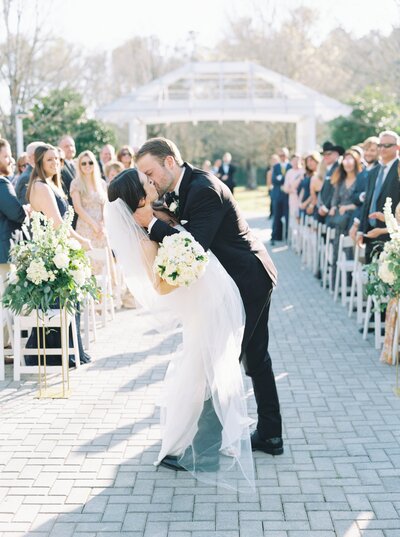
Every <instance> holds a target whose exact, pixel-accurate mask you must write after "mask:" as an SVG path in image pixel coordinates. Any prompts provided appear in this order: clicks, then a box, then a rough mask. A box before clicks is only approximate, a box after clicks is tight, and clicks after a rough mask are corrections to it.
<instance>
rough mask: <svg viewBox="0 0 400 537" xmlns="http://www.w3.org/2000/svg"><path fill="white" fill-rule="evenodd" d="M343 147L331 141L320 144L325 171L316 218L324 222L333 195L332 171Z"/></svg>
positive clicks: (336, 164)
mask: <svg viewBox="0 0 400 537" xmlns="http://www.w3.org/2000/svg"><path fill="white" fill-rule="evenodd" d="M343 153H344V148H343V147H342V146H340V145H334V144H333V143H332V142H324V144H323V146H322V155H323V157H324V162H325V164H326V172H325V176H324V184H323V185H322V189H321V191H320V193H319V195H318V203H317V206H318V220H319V221H320V222H324V221H325V219H326V217H327V215H328V213H329V209H330V208H331V201H332V196H333V190H334V189H333V186H332V185H331V177H332V174H333V172H334V171H335V170H336V168H337V167H338V165H339V162H338V161H339V157H340V156H341V155H343Z"/></svg>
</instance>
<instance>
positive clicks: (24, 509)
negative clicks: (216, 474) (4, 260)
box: [0, 219, 400, 537]
mask: <svg viewBox="0 0 400 537" xmlns="http://www.w3.org/2000/svg"><path fill="white" fill-rule="evenodd" d="M253 225H255V226H256V227H257V225H258V226H260V227H263V226H264V225H265V220H262V219H254V220H253ZM262 233H263V235H264V236H265V230H263V231H262ZM273 256H274V259H275V260H276V263H277V265H278V268H279V271H280V285H279V288H278V289H277V290H276V291H275V292H274V298H273V308H272V314H271V322H270V328H271V345H270V350H271V355H272V358H273V363H274V370H275V374H276V377H277V379H278V380H277V383H278V389H279V394H280V400H281V405H282V411H283V416H284V426H285V454H284V455H283V456H281V457H276V458H273V457H271V456H268V455H264V454H262V453H256V454H255V463H256V471H257V478H258V480H257V492H256V493H255V494H254V495H245V494H236V493H231V492H228V491H225V490H218V491H217V490H216V489H215V488H213V487H207V486H205V485H202V484H199V483H197V482H196V481H195V480H194V479H193V478H191V476H189V475H187V474H185V473H174V472H172V471H169V470H167V469H163V468H159V469H157V468H155V467H154V466H153V461H154V460H155V458H156V454H157V451H158V449H159V434H160V433H159V427H158V412H157V409H156V407H155V402H156V400H157V396H158V394H159V391H160V386H161V383H162V379H163V375H164V371H165V367H166V365H167V362H168V356H169V354H170V353H171V352H173V351H174V349H175V348H176V346H177V345H178V343H179V334H178V333H177V332H175V333H170V334H168V335H167V336H165V335H164V336H160V335H159V334H158V333H157V332H155V331H154V330H153V329H152V327H151V324H150V319H149V318H148V317H145V316H143V315H140V314H138V313H137V312H134V311H133V312H132V311H123V312H120V313H118V314H117V317H116V320H115V321H114V322H113V323H110V324H108V326H107V328H106V329H103V330H99V332H98V341H97V342H96V344H95V345H94V346H93V347H92V349H91V354H92V355H93V357H94V358H95V359H94V361H93V363H92V364H90V365H86V366H83V367H82V368H81V370H80V371H79V372H76V371H74V372H73V373H72V375H71V376H72V384H73V395H72V397H71V398H70V399H68V400H54V401H50V400H41V401H39V400H37V399H34V398H33V396H34V394H35V391H36V382H35V379H34V377H25V379H24V381H23V382H22V383H13V382H11V368H10V366H7V380H6V382H3V383H0V409H1V414H0V537H17V536H21V537H22V536H28V535H29V536H31V537H70V536H76V537H113V536H117V535H122V536H126V537H139V536H143V535H144V536H145V537H166V536H169V537H211V536H218V537H239V536H240V537H261V536H264V535H265V536H268V537H336V536H338V537H356V536H364V537H399V536H400V516H399V515H400V470H399V468H400V424H399V417H400V400H399V399H397V398H396V397H395V396H394V394H393V392H392V386H393V383H394V378H395V377H394V374H395V371H394V368H391V367H389V366H386V365H383V364H380V363H379V362H378V356H377V351H375V350H374V349H373V346H372V342H363V340H362V338H361V335H360V334H359V333H358V327H357V326H356V324H355V321H354V320H353V319H351V320H349V319H348V318H347V314H346V312H345V311H344V309H343V308H342V307H341V306H340V305H336V304H334V303H333V301H332V298H331V297H330V296H329V295H328V293H327V292H325V291H322V290H321V288H320V287H319V285H318V282H317V281H316V280H315V279H314V278H313V277H312V276H311V275H310V274H309V272H307V271H303V270H302V269H301V265H300V262H299V259H298V258H297V257H296V256H295V255H294V254H293V253H292V252H290V251H289V250H287V249H285V248H276V249H275V252H274V253H273ZM251 397H252V396H251V394H250V404H249V407H250V411H251V412H252V413H253V414H254V404H253V401H252V398H251Z"/></svg>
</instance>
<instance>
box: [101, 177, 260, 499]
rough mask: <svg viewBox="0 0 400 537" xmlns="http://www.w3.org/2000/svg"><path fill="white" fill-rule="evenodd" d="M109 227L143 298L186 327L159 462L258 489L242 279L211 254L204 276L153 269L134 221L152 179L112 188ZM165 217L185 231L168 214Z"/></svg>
mask: <svg viewBox="0 0 400 537" xmlns="http://www.w3.org/2000/svg"><path fill="white" fill-rule="evenodd" d="M108 197H109V200H110V201H111V202H112V203H110V204H109V206H108V209H107V214H106V217H107V218H106V226H107V229H108V232H109V236H110V242H111V246H112V248H113V250H114V251H115V254H116V256H117V258H118V260H119V262H120V263H121V264H122V267H123V270H124V273H125V276H126V279H127V284H128V287H129V288H130V291H131V292H132V293H133V295H134V296H135V297H136V298H137V300H138V302H139V303H140V304H141V305H142V306H143V307H145V308H146V309H148V310H150V311H151V312H152V313H154V323H155V325H156V326H155V328H158V329H161V330H162V328H163V324H164V323H163V322H162V321H161V316H160V311H162V312H163V313H164V315H165V312H166V311H167V312H168V317H169V320H170V321H171V320H173V319H174V318H178V319H179V321H180V322H181V324H182V333H183V343H182V348H181V349H180V350H179V352H177V353H176V354H175V355H174V357H173V358H172V360H171V362H170V364H169V366H168V370H167V373H166V376H165V380H164V386H163V392H162V397H161V429H162V441H161V449H160V453H159V456H158V459H157V461H156V463H155V464H156V465H162V466H166V467H168V468H171V469H175V470H186V471H189V472H191V473H192V474H193V475H194V476H195V477H196V478H198V479H200V480H202V481H205V482H207V483H213V484H218V485H222V486H226V487H229V488H234V489H236V490H246V489H248V488H249V487H250V489H252V488H253V487H254V468H253V459H252V452H251V444H250V435H249V424H250V423H251V420H250V419H249V418H248V415H247V409H246V400H245V393H244V387H243V379H242V375H241V370H240V365H239V355H240V352H241V343H242V339H243V332H244V324H245V314H244V308H243V303H242V300H241V297H240V294H239V291H238V289H237V287H236V284H235V283H234V281H233V280H232V279H231V277H230V276H229V275H228V273H227V272H226V271H225V269H224V268H223V267H222V265H221V264H220V262H219V261H218V260H217V258H216V257H215V256H214V255H213V254H212V253H211V252H208V254H209V259H210V260H209V263H208V265H207V268H206V271H205V273H204V274H203V276H202V277H201V278H200V279H199V280H197V281H196V282H194V283H193V284H192V285H190V286H189V287H175V286H171V285H169V284H167V283H166V282H165V281H164V280H161V279H160V278H159V276H156V275H155V273H154V271H153V263H154V259H155V257H156V255H157V249H158V243H156V242H153V241H151V240H150V239H149V237H148V234H147V232H146V230H144V229H143V228H141V227H140V226H139V225H138V224H137V223H136V221H135V219H134V217H133V214H134V213H135V211H136V210H137V209H138V208H140V207H143V206H145V205H146V204H153V202H155V201H156V200H157V199H158V194H157V191H156V189H155V187H154V185H153V184H152V182H151V181H150V180H148V178H147V176H146V175H144V174H143V173H141V172H140V171H138V170H136V169H128V170H125V171H123V172H122V173H121V174H119V176H117V177H116V178H115V179H114V180H113V181H112V183H110V185H109V191H108ZM154 214H155V215H156V216H157V218H159V219H163V220H165V221H167V222H168V223H169V224H170V225H174V226H175V227H177V229H179V230H182V231H184V228H182V227H181V226H180V225H178V223H177V222H176V221H174V219H173V217H172V216H171V214H170V213H168V212H165V211H163V210H155V209H154Z"/></svg>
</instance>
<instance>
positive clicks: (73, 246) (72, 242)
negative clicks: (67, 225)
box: [68, 237, 82, 250]
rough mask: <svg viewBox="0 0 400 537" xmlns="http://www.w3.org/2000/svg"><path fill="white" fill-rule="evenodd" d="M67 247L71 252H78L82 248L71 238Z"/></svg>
mask: <svg viewBox="0 0 400 537" xmlns="http://www.w3.org/2000/svg"><path fill="white" fill-rule="evenodd" d="M68 246H69V247H70V248H71V250H80V249H81V248H82V246H81V244H80V242H79V241H77V240H76V239H74V238H73V237H71V238H70V239H69V240H68Z"/></svg>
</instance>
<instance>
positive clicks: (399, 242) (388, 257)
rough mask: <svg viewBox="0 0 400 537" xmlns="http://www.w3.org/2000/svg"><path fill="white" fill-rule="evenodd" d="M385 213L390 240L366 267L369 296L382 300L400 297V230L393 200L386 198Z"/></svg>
mask: <svg viewBox="0 0 400 537" xmlns="http://www.w3.org/2000/svg"><path fill="white" fill-rule="evenodd" d="M383 212H384V215H385V222H386V227H387V229H388V232H389V235H390V240H389V241H388V242H386V243H385V244H384V247H383V250H382V251H381V252H378V253H376V254H375V255H374V256H373V260H372V263H370V264H369V265H367V266H366V271H367V274H368V284H367V287H366V290H367V294H368V295H373V296H375V297H377V298H379V299H380V300H382V299H386V298H394V297H400V228H399V225H398V223H397V220H396V218H395V217H394V216H393V214H392V200H391V198H386V203H385V207H384V210H383Z"/></svg>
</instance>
